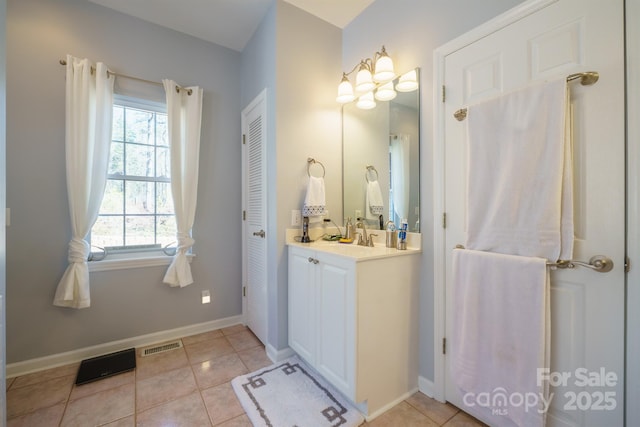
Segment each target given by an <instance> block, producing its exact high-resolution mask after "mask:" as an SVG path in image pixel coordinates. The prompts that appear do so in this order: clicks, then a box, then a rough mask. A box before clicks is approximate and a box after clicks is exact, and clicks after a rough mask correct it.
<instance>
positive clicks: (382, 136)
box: [342, 69, 420, 232]
mask: <svg viewBox="0 0 640 427" xmlns="http://www.w3.org/2000/svg"><path fill="white" fill-rule="evenodd" d="M416 76H417V81H418V82H419V70H418V69H416ZM397 81H398V79H396V80H394V87H396V83H397ZM419 93H420V91H419V90H413V91H410V92H400V91H398V92H397V95H396V97H395V98H394V99H392V100H390V101H376V105H375V107H374V108H371V109H361V108H358V107H357V105H356V102H352V103H349V104H345V105H344V106H343V107H342V144H343V145H342V146H343V165H342V166H343V175H342V177H343V182H342V194H343V209H344V212H343V217H344V218H348V217H351V218H352V219H353V220H354V222H355V219H356V218H358V217H361V218H365V219H366V225H367V228H373V229H379V228H380V224H383V226H384V225H386V223H387V221H388V220H389V219H391V220H392V221H393V222H394V224H395V225H396V227H400V223H401V221H402V220H403V219H406V220H407V222H408V229H409V231H412V232H419V231H420V96H419ZM380 215H382V222H381V221H380Z"/></svg>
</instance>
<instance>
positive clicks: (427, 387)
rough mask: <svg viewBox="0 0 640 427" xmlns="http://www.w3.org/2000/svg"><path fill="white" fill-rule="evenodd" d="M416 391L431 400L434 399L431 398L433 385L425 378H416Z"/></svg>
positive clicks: (433, 394) (433, 389)
mask: <svg viewBox="0 0 640 427" xmlns="http://www.w3.org/2000/svg"><path fill="white" fill-rule="evenodd" d="M418 390H420V393H422V394H426V395H427V396H429V397H430V398H432V399H433V398H434V397H433V396H435V393H434V391H435V384H434V383H433V381H431V380H428V379H426V378H425V377H422V376H421V377H418Z"/></svg>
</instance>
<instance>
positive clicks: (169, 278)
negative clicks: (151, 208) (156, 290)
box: [162, 79, 202, 287]
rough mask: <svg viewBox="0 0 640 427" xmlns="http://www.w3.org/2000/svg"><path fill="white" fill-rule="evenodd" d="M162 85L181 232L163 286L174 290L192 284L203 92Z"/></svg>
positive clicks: (193, 88)
mask: <svg viewBox="0 0 640 427" xmlns="http://www.w3.org/2000/svg"><path fill="white" fill-rule="evenodd" d="M162 83H163V84H164V90H165V92H166V95H167V122H168V128H169V147H170V151H171V193H172V195H173V205H174V209H175V214H176V224H177V228H178V235H177V240H178V247H177V249H176V254H175V256H174V258H173V261H172V262H171V265H170V266H169V268H168V269H167V272H166V274H165V276H164V279H163V282H164V283H166V284H168V285H170V286H172V287H175V286H180V287H183V286H187V285H190V284H191V283H193V276H192V275H191V266H190V265H189V260H188V258H187V252H188V251H189V249H190V248H191V246H193V244H194V240H193V239H192V237H191V227H193V220H194V218H195V214H196V202H197V196H198V159H199V152H200V125H201V122H202V89H200V88H198V87H190V88H186V89H177V88H178V86H177V85H176V82H174V81H173V80H166V79H165V80H163V81H162ZM189 93H190V94H189Z"/></svg>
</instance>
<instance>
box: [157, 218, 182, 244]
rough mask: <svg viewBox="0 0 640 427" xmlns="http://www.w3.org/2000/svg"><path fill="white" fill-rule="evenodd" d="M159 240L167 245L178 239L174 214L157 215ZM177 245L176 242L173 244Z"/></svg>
mask: <svg viewBox="0 0 640 427" xmlns="http://www.w3.org/2000/svg"><path fill="white" fill-rule="evenodd" d="M156 230H157V231H156V233H157V236H158V237H157V240H158V243H160V244H161V245H162V247H165V246H167V245H169V244H170V243H174V242H175V241H176V233H177V231H176V217H175V216H173V215H159V216H158V217H157V228H156ZM173 246H175V244H174V245H173Z"/></svg>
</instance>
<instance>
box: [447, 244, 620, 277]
mask: <svg viewBox="0 0 640 427" xmlns="http://www.w3.org/2000/svg"><path fill="white" fill-rule="evenodd" d="M455 249H464V246H463V245H456V247H455ZM613 265H614V264H613V260H612V259H611V258H609V257H608V256H605V255H595V256H592V257H591V259H589V262H584V261H575V260H572V259H571V260H562V259H561V260H558V261H556V262H550V261H547V267H553V268H563V269H564V268H576V267H586V268H590V269H592V270H593V271H597V272H598V273H607V272H609V271H611V270H613Z"/></svg>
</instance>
